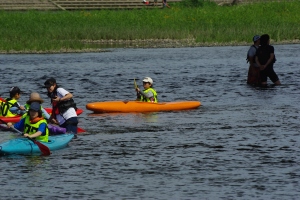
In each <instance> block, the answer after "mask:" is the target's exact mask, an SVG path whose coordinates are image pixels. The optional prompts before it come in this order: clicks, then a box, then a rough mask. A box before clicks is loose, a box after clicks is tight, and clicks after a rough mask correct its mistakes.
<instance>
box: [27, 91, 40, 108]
mask: <svg viewBox="0 0 300 200" xmlns="http://www.w3.org/2000/svg"><path fill="white" fill-rule="evenodd" d="M32 102H38V103H40V104H42V103H43V102H44V100H43V99H42V98H41V97H40V95H39V93H37V92H32V93H31V94H30V97H29V100H28V101H26V103H27V104H29V105H30V104H31V103H32Z"/></svg>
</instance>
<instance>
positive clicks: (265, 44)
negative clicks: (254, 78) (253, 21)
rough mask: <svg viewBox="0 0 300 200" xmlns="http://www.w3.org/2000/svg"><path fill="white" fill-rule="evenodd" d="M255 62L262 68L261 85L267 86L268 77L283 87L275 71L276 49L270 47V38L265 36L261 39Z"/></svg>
mask: <svg viewBox="0 0 300 200" xmlns="http://www.w3.org/2000/svg"><path fill="white" fill-rule="evenodd" d="M255 62H256V63H257V65H258V66H259V67H260V78H261V85H262V86H266V85H267V79H268V77H269V78H270V79H271V81H272V82H273V83H274V84H275V85H281V83H280V80H279V78H278V76H277V74H276V73H275V71H274V69H273V64H274V63H275V62H276V58H275V54H274V47H273V46H271V45H270V36H269V35H268V34H264V35H262V36H261V37H260V47H259V48H258V49H257V51H256V57H255Z"/></svg>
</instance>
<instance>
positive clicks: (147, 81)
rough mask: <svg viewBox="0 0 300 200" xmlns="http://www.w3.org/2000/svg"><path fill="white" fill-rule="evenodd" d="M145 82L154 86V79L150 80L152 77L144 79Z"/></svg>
mask: <svg viewBox="0 0 300 200" xmlns="http://www.w3.org/2000/svg"><path fill="white" fill-rule="evenodd" d="M143 82H146V83H151V85H152V84H153V80H152V78H150V77H145V78H144V79H143Z"/></svg>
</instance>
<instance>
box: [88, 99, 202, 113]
mask: <svg viewBox="0 0 300 200" xmlns="http://www.w3.org/2000/svg"><path fill="white" fill-rule="evenodd" d="M200 105H201V103H200V102H199V101H177V102H161V103H149V102H141V101H106V102H93V103H88V104H86V109H88V110H91V111H94V112H95V113H103V112H123V113H125V112H159V111H172V110H189V109H195V108H198V107H199V106H200Z"/></svg>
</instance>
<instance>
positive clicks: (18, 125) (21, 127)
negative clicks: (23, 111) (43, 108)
mask: <svg viewBox="0 0 300 200" xmlns="http://www.w3.org/2000/svg"><path fill="white" fill-rule="evenodd" d="M24 123H25V118H22V119H21V120H20V121H18V122H17V123H15V124H14V125H13V124H12V123H11V122H8V123H7V127H8V128H10V127H12V126H13V127H14V128H16V129H18V130H19V131H23V130H24Z"/></svg>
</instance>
